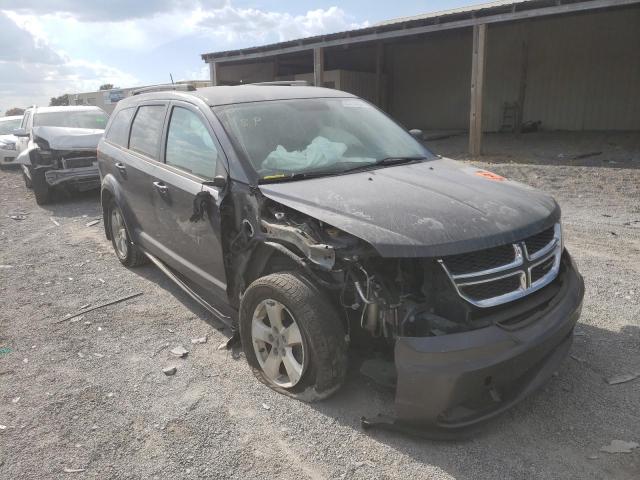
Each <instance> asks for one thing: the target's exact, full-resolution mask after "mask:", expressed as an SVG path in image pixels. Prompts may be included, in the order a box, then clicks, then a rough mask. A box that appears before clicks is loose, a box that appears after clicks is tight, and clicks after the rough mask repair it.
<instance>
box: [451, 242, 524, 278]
mask: <svg viewBox="0 0 640 480" xmlns="http://www.w3.org/2000/svg"><path fill="white" fill-rule="evenodd" d="M442 260H443V261H444V262H445V263H446V265H447V268H448V269H449V271H450V272H451V273H453V274H454V275H458V274H461V273H466V272H479V271H482V270H489V269H492V268H496V267H500V266H502V265H506V264H508V263H511V262H513V261H514V260H515V250H514V249H513V245H511V244H508V245H500V246H499V247H494V248H488V249H487V250H482V251H480V252H473V253H467V254H462V255H451V256H448V257H444V258H443V259H442Z"/></svg>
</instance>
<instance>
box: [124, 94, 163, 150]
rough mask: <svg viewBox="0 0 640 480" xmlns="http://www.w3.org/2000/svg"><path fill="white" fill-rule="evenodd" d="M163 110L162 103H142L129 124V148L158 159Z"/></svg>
mask: <svg viewBox="0 0 640 480" xmlns="http://www.w3.org/2000/svg"><path fill="white" fill-rule="evenodd" d="M165 110H166V107H165V106H164V105H144V106H142V107H140V108H139V109H138V113H137V114H136V117H135V118H134V120H133V125H132V126H131V137H130V138H129V148H130V149H131V150H133V151H135V152H138V153H142V154H143V155H146V156H148V157H151V158H153V159H155V160H157V159H158V151H159V146H160V135H161V134H162V125H163V123H164V112H165Z"/></svg>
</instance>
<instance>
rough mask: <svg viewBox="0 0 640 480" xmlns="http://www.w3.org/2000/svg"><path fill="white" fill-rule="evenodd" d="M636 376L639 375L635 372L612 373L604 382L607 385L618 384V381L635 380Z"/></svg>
mask: <svg viewBox="0 0 640 480" xmlns="http://www.w3.org/2000/svg"><path fill="white" fill-rule="evenodd" d="M638 376H640V375H639V374H637V373H623V374H620V375H614V376H613V377H609V378H606V379H605V380H606V382H607V383H608V384H609V385H618V384H620V383H627V382H630V381H631V380H635V379H636V378H638Z"/></svg>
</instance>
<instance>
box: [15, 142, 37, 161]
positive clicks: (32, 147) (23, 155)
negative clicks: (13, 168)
mask: <svg viewBox="0 0 640 480" xmlns="http://www.w3.org/2000/svg"><path fill="white" fill-rule="evenodd" d="M37 150H39V148H38V146H37V145H36V144H34V143H33V142H32V141H31V140H29V143H28V144H27V148H25V149H24V150H23V151H21V152H20V153H19V154H18V156H17V157H16V159H15V162H14V163H16V164H18V165H24V166H29V165H31V152H35V151H37Z"/></svg>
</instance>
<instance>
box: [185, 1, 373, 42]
mask: <svg viewBox="0 0 640 480" xmlns="http://www.w3.org/2000/svg"><path fill="white" fill-rule="evenodd" d="M367 25H368V22H364V23H354V22H351V21H350V20H349V17H348V16H347V14H346V13H345V12H344V10H342V9H341V8H338V7H329V8H327V9H324V10H323V9H318V10H310V11H308V12H307V13H306V14H304V15H291V14H289V13H280V12H265V11H262V10H256V9H253V8H236V7H233V6H232V5H230V4H227V5H225V6H224V7H222V8H219V9H216V10H210V11H206V12H202V14H201V16H200V17H199V20H198V22H197V24H196V26H197V27H198V28H199V29H201V31H203V32H204V33H206V34H209V35H213V36H216V37H220V38H222V39H224V40H225V41H227V42H229V43H231V42H236V41H253V42H265V41H278V42H281V41H284V40H290V39H293V38H301V37H310V36H314V35H321V34H323V33H333V32H340V31H344V30H352V29H355V28H362V27H366V26H367Z"/></svg>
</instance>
